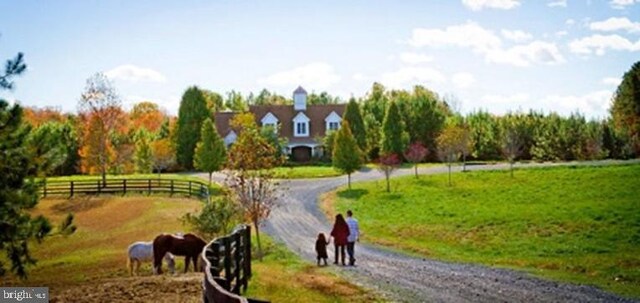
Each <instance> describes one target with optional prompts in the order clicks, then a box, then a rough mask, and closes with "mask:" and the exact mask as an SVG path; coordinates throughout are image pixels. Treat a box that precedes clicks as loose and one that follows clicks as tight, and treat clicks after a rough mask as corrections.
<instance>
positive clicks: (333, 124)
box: [324, 111, 342, 132]
mask: <svg viewBox="0 0 640 303" xmlns="http://www.w3.org/2000/svg"><path fill="white" fill-rule="evenodd" d="M324 122H325V125H326V131H327V132H329V131H335V130H338V129H340V123H342V117H340V115H338V114H337V113H336V112H335V111H333V112H331V113H330V114H329V115H328V116H327V117H326V118H324Z"/></svg>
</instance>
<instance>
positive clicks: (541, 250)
mask: <svg viewBox="0 0 640 303" xmlns="http://www.w3.org/2000/svg"><path fill="white" fill-rule="evenodd" d="M453 183H454V185H453V186H452V187H448V186H447V175H446V174H442V175H432V176H421V177H420V179H418V180H416V179H415V177H413V176H407V177H402V178H397V179H393V183H392V186H391V187H392V189H393V191H392V192H391V193H386V192H385V191H384V188H385V186H384V181H383V180H379V181H375V182H367V183H361V184H354V185H352V186H353V190H351V191H348V190H346V189H345V188H344V187H342V188H340V189H338V191H335V192H332V193H329V194H327V195H326V196H325V197H324V198H323V200H324V203H325V206H326V207H327V208H328V210H329V212H330V213H333V212H335V211H339V212H344V211H346V209H348V208H350V209H353V210H354V212H355V214H356V217H357V218H358V219H359V221H360V224H361V229H362V230H363V240H364V241H367V242H370V243H375V244H381V245H385V246H389V247H392V248H394V249H398V250H402V251H408V252H410V253H412V254H417V255H422V256H426V257H429V258H434V259H441V260H449V261H455V262H471V263H481V264H486V265H490V266H498V267H508V268H516V269H521V270H526V271H529V272H531V273H533V274H536V275H540V276H544V277H548V278H552V279H559V280H565V281H572V282H576V283H584V284H592V285H596V286H599V287H602V288H604V289H607V290H610V291H613V292H617V293H620V294H623V295H626V296H632V297H636V298H637V297H640V212H639V211H638V209H640V199H639V198H638V197H640V165H639V164H632V165H622V166H608V167H564V168H544V169H527V170H517V171H516V172H515V177H514V178H510V177H509V173H508V172H505V171H487V172H469V173H464V174H454V175H453ZM334 203H335V204H334Z"/></svg>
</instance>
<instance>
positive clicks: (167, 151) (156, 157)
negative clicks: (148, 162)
mask: <svg viewBox="0 0 640 303" xmlns="http://www.w3.org/2000/svg"><path fill="white" fill-rule="evenodd" d="M151 155H152V156H151V158H152V162H153V168H154V169H155V170H156V171H157V172H158V179H160V177H161V175H160V174H161V173H162V171H163V170H165V169H167V168H169V167H171V166H172V165H174V164H175V163H176V153H175V151H174V150H173V148H172V147H171V142H170V141H169V139H168V138H165V139H160V140H156V141H153V142H152V143H151Z"/></svg>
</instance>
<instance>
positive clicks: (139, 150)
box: [134, 129, 153, 174]
mask: <svg viewBox="0 0 640 303" xmlns="http://www.w3.org/2000/svg"><path fill="white" fill-rule="evenodd" d="M136 137H137V138H136V139H137V140H136V147H135V148H136V150H135V154H134V160H135V164H136V172H138V173H143V174H148V173H150V172H151V171H152V169H153V151H152V149H151V134H149V133H148V132H147V131H145V130H144V129H141V130H140V131H139V132H138V134H137V136H136Z"/></svg>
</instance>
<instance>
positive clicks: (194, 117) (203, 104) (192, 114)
mask: <svg viewBox="0 0 640 303" xmlns="http://www.w3.org/2000/svg"><path fill="white" fill-rule="evenodd" d="M210 116H211V113H210V112H209V109H208V108H207V99H206V98H205V95H204V93H203V91H202V90H200V89H199V88H198V87H196V86H192V87H189V88H188V89H187V90H186V91H185V92H184V94H183V95H182V101H181V102H180V109H179V111H178V124H177V126H176V127H177V128H176V134H175V138H176V153H177V155H176V159H177V160H178V164H180V165H181V166H182V167H184V168H185V169H193V153H194V151H195V148H196V144H197V143H198V141H200V130H201V129H202V122H204V120H205V119H207V118H209V117H210Z"/></svg>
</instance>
